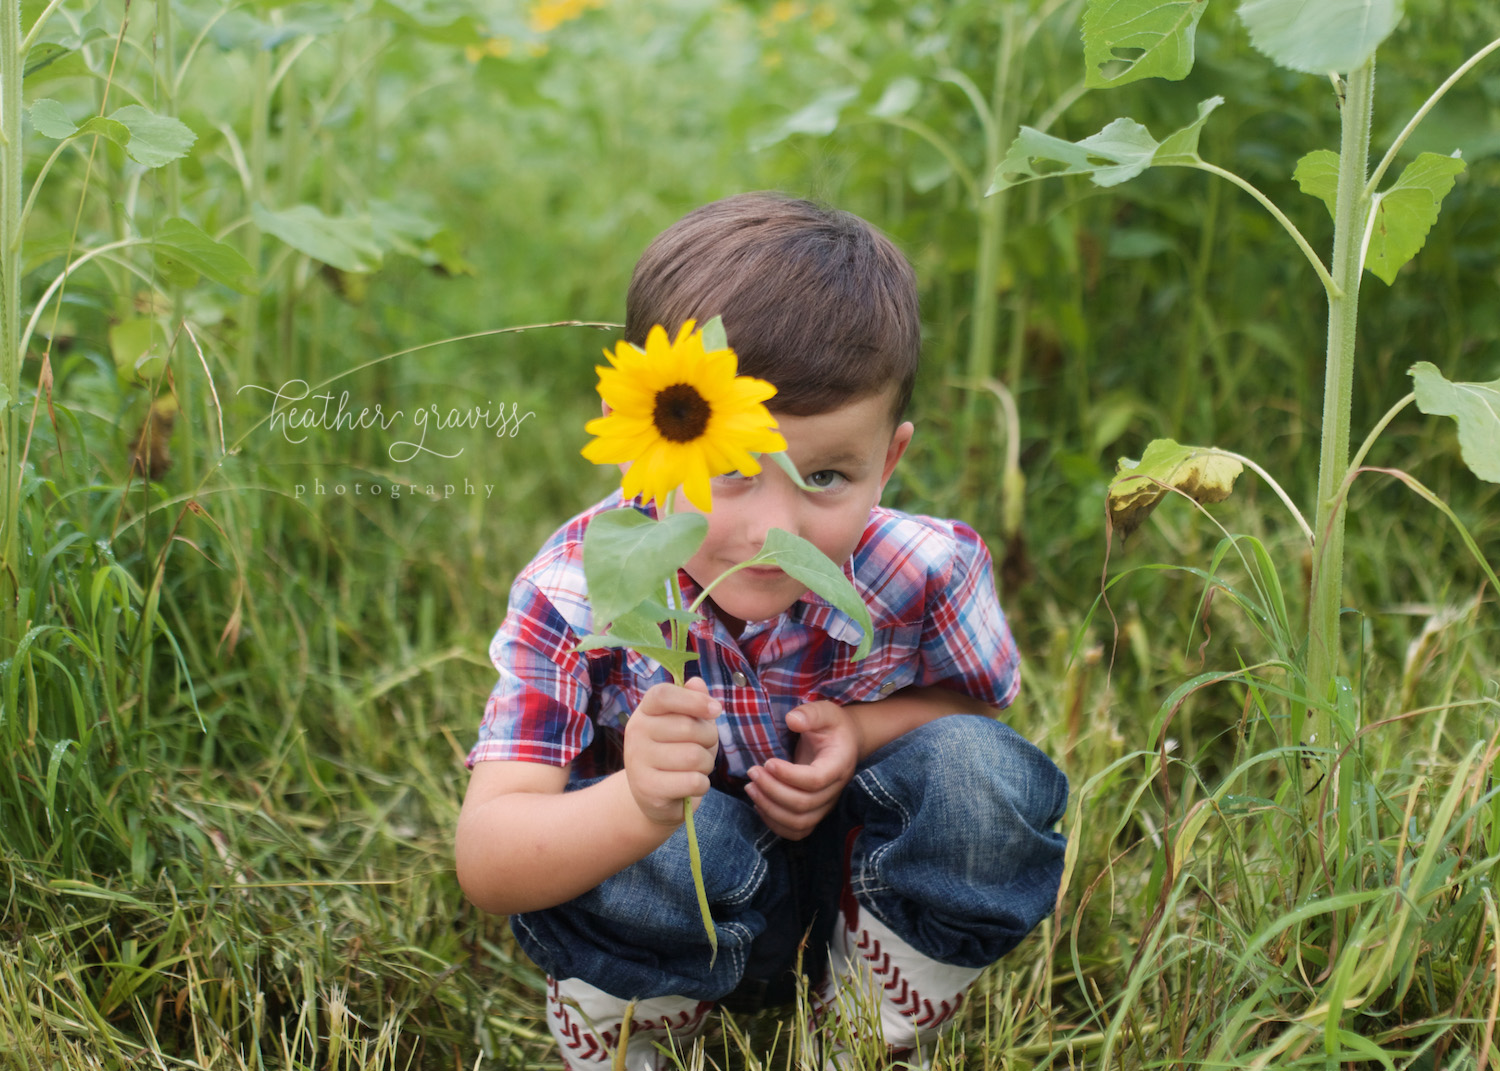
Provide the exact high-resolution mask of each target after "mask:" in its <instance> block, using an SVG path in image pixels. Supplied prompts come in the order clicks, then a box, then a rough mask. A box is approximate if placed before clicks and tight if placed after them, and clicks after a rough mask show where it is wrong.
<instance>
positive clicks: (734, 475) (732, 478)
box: [714, 472, 750, 484]
mask: <svg viewBox="0 0 1500 1071" xmlns="http://www.w3.org/2000/svg"><path fill="white" fill-rule="evenodd" d="M749 479H750V477H749V476H746V475H745V474H744V473H743V472H726V473H724V474H723V475H721V476H715V477H714V482H715V483H721V484H727V483H744V482H745V481H747V480H749Z"/></svg>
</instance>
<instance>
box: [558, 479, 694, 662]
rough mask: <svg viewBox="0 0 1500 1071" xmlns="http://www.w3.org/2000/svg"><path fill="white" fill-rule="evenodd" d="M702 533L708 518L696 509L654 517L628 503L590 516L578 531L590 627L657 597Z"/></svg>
mask: <svg viewBox="0 0 1500 1071" xmlns="http://www.w3.org/2000/svg"><path fill="white" fill-rule="evenodd" d="M707 534H708V521H707V519H706V518H704V517H703V515H702V514H699V513H674V514H672V515H671V516H670V517H666V518H663V519H662V520H659V521H658V520H652V519H651V518H650V517H647V516H646V515H645V514H644V513H641V512H640V511H639V510H635V509H631V508H630V507H628V506H627V507H625V508H623V509H612V510H609V511H607V512H605V513H601V514H599V516H597V517H595V518H594V519H593V521H591V522H590V523H589V527H588V531H587V532H585V533H584V536H583V576H584V580H585V581H586V582H587V584H588V588H589V602H590V603H591V604H592V605H593V609H594V631H595V632H603V631H604V630H605V629H606V628H607V627H608V626H609V624H610V622H612V621H614V620H615V619H616V618H618V617H620V616H621V615H623V614H627V613H629V612H630V611H632V610H634V609H635V608H636V607H638V606H640V605H641V603H643V602H646V601H647V600H648V599H660V598H661V597H662V593H663V591H664V590H665V588H666V585H667V583H668V582H669V581H670V580H671V579H672V578H673V577H674V576H676V575H677V570H678V569H679V568H680V567H681V566H682V565H683V564H684V563H685V562H686V561H687V560H688V559H689V558H691V557H692V556H693V553H694V552H695V551H696V550H697V549H698V547H699V546H701V545H702V543H703V537H704V536H705V535H707ZM658 642H659V641H658Z"/></svg>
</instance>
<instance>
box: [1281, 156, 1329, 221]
mask: <svg viewBox="0 0 1500 1071" xmlns="http://www.w3.org/2000/svg"><path fill="white" fill-rule="evenodd" d="M1292 178H1294V179H1296V180H1297V185H1298V186H1300V187H1301V188H1302V192H1303V193H1306V194H1310V195H1312V196H1313V197H1316V198H1318V199H1319V200H1320V201H1322V202H1323V203H1324V204H1325V205H1327V206H1328V214H1329V215H1330V216H1332V215H1334V213H1335V210H1336V209H1337V208H1338V202H1339V154H1338V153H1336V152H1334V151H1333V150H1332V149H1314V150H1313V151H1312V152H1310V153H1308V154H1307V155H1306V156H1304V157H1303V158H1302V159H1300V160H1298V161H1297V169H1296V170H1295V171H1293V172H1292Z"/></svg>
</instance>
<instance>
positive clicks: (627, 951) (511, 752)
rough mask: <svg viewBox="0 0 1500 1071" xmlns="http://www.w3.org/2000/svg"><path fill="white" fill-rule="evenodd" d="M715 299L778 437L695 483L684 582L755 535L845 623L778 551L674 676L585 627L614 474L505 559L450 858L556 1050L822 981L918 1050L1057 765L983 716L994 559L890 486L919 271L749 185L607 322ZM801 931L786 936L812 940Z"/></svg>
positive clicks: (604, 1060)
mask: <svg viewBox="0 0 1500 1071" xmlns="http://www.w3.org/2000/svg"><path fill="white" fill-rule="evenodd" d="M716 315H717V316H722V317H723V322H724V326H725V329H726V332H727V334H728V338H729V344H730V346H732V347H733V348H734V349H735V351H736V352H737V354H738V356H739V371H740V373H741V374H742V375H751V376H755V377H758V378H761V379H765V380H769V381H770V382H771V383H772V384H774V385H775V387H776V388H777V393H776V395H775V397H773V398H772V399H771V400H770V402H769V405H770V407H771V410H772V412H773V414H774V415H775V417H776V419H777V421H778V425H779V431H780V432H781V433H782V434H783V435H784V436H785V438H786V440H787V445H788V450H787V452H788V455H789V456H790V458H791V460H792V461H793V463H794V464H795V465H796V467H797V469H798V471H799V472H800V473H801V474H802V477H803V479H804V481H805V482H806V483H808V484H810V485H812V487H813V488H814V490H812V491H804V490H801V489H799V488H798V487H797V486H796V485H795V484H794V483H793V482H792V481H791V480H790V479H788V478H787V476H786V474H785V473H783V472H782V471H781V470H780V469H778V468H776V467H775V466H772V465H767V466H765V468H764V469H763V471H762V472H761V473H760V474H759V475H757V476H754V477H744V476H740V475H738V474H734V475H729V476H723V477H719V478H717V479H715V481H714V487H713V509H712V512H711V513H710V514H709V515H708V535H707V537H706V539H705V541H704V543H703V546H702V548H701V549H700V550H699V551H698V552H697V554H695V555H694V557H693V558H692V560H691V561H689V562H688V564H687V566H686V568H685V569H684V570H683V573H682V575H681V582H682V586H683V589H684V597H685V598H686V599H688V600H691V599H692V598H693V597H694V596H696V595H697V594H698V592H700V591H702V590H703V587H704V586H705V585H707V584H709V583H710V582H712V581H713V580H714V579H715V578H717V577H718V576H719V575H720V574H721V573H723V572H724V571H725V570H726V569H728V568H729V567H730V566H731V565H735V564H737V563H739V562H741V561H744V560H745V559H747V558H749V557H751V556H753V555H754V554H755V552H756V551H757V550H758V549H759V547H760V544H761V542H762V541H763V540H764V538H765V534H766V532H767V531H768V530H770V529H771V528H783V529H786V530H787V531H790V532H793V533H796V534H798V535H801V536H803V537H804V538H806V539H808V540H810V541H811V542H813V543H814V544H815V545H817V546H818V548H819V549H821V550H822V551H824V552H825V553H826V554H828V555H829V557H830V558H832V559H833V560H834V561H836V562H839V563H841V564H842V565H843V567H844V572H845V575H847V576H849V577H850V578H851V579H852V581H853V583H854V585H855V588H856V589H857V590H858V591H859V593H860V595H861V597H862V598H863V599H864V600H865V603H866V605H867V606H868V607H869V609H870V614H871V618H872V621H873V626H874V632H875V635H874V637H873V643H872V646H871V650H870V653H869V655H868V656H867V657H866V658H864V659H863V660H861V661H858V662H855V661H852V660H851V657H850V656H851V655H852V653H853V651H854V649H855V647H856V645H857V644H858V641H859V639H860V630H859V627H858V626H857V625H856V624H855V623H854V621H853V620H852V619H850V618H849V617H847V616H846V615H844V614H843V613H841V612H839V611H838V610H836V609H835V608H834V607H832V606H831V605H830V604H828V603H827V602H825V601H823V600H822V599H820V598H818V597H817V596H815V595H813V594H811V593H810V592H808V591H807V590H806V589H805V588H803V587H802V586H801V585H799V584H798V583H797V582H796V581H795V580H793V579H792V578H791V577H789V576H787V575H786V574H785V573H783V572H781V571H780V570H778V569H765V568H756V569H747V570H743V571H741V572H738V573H736V574H734V575H733V576H731V577H729V578H728V579H727V580H726V581H725V582H724V583H723V584H722V585H720V586H719V587H717V588H715V590H714V594H713V596H712V598H711V600H710V601H709V602H707V603H705V609H711V613H709V614H708V615H707V616H706V617H705V619H704V620H702V621H700V622H699V623H697V624H695V625H693V626H692V627H691V630H690V636H691V639H690V644H691V649H692V650H693V651H695V652H696V653H697V656H698V657H697V660H696V661H693V662H689V663H688V667H689V668H688V673H689V674H690V675H691V677H692V679H690V680H688V682H687V684H686V686H684V687H678V686H675V685H673V684H671V683H670V682H669V676H668V674H667V672H666V671H665V670H664V669H663V668H662V667H661V666H659V665H658V664H657V663H655V662H654V661H651V660H649V659H646V658H643V657H641V656H639V655H636V654H634V653H630V652H625V651H622V650H617V649H606V650H593V651H588V652H586V653H579V652H577V651H576V650H575V647H576V645H577V643H578V641H579V640H580V639H581V638H582V637H584V636H585V635H587V634H588V633H589V631H590V617H589V607H588V603H587V601H586V600H587V591H586V589H585V585H584V581H583V568H582V541H583V533H584V531H585V530H586V529H587V527H588V524H589V522H590V520H591V519H592V518H593V517H594V516H596V515H598V513H600V512H601V511H603V510H607V509H613V508H618V507H619V506H621V505H622V504H623V503H622V502H621V500H620V495H619V493H618V492H617V493H616V494H614V495H611V496H610V497H609V498H608V499H606V500H605V501H604V502H602V503H600V504H599V505H597V506H595V507H593V508H592V509H590V510H588V511H586V512H585V513H583V514H581V515H580V516H578V517H576V518H574V519H573V520H572V521H570V522H569V523H568V524H567V525H566V526H564V527H563V528H562V529H561V530H560V531H559V532H558V533H557V534H556V535H554V536H553V537H552V539H551V540H549V541H548V543H547V544H546V545H545V546H544V547H543V548H542V549H541V551H540V552H539V553H538V555H537V557H536V558H535V559H534V560H533V561H532V563H531V564H530V565H529V566H527V568H526V569H525V570H524V571H523V572H522V573H521V575H520V576H519V577H518V578H517V579H516V582H515V586H514V587H513V588H512V590H511V596H510V609H509V613H508V614H507V616H506V618H505V621H504V623H503V624H502V625H501V627H500V630H499V632H498V633H497V634H496V636H495V639H494V641H493V643H492V644H491V647H490V654H491V658H492V659H493V661H494V662H495V665H496V667H497V669H498V670H499V673H500V679H499V683H498V684H497V685H496V686H495V689H494V692H493V693H492V694H491V696H490V699H489V702H488V704H487V706H486V709H485V714H484V720H483V722H482V724H481V726H480V733H479V743H478V744H477V745H476V746H475V748H474V750H473V751H472V753H471V754H470V756H469V763H470V765H471V766H472V768H473V775H472V779H471V780H470V783H469V788H468V794H467V796H466V797H465V799H464V805H463V811H462V813H461V815H460V817H459V822H458V831H457V844H456V856H457V866H458V876H459V880H460V882H461V883H462V885H463V888H464V891H465V893H466V894H467V895H468V897H469V899H470V900H472V901H473V902H474V903H475V904H476V905H478V906H479V907H481V908H483V909H485V910H488V911H493V912H497V913H506V914H511V915H513V916H514V918H513V919H512V929H513V932H514V934H515V936H516V939H517V941H518V942H519V943H520V945H521V947H522V948H523V949H524V950H525V951H526V953H527V954H528V955H530V956H531V957H532V959H533V960H535V961H536V963H537V964H538V965H539V966H540V967H541V968H542V969H543V970H545V971H546V972H547V974H548V982H549V995H548V1009H547V1014H548V1026H549V1027H550V1028H551V1031H552V1034H553V1036H554V1037H555V1038H556V1039H557V1042H558V1045H559V1047H560V1049H561V1051H562V1053H563V1057H564V1059H565V1061H566V1062H567V1064H568V1066H569V1067H571V1068H574V1069H583V1068H603V1067H606V1066H608V1065H609V1063H610V1062H611V1061H612V1059H613V1055H614V1052H613V1050H614V1049H615V1048H616V1046H617V1045H618V1042H619V1039H620V1035H621V1026H622V1022H623V1019H624V1017H625V1015H626V1014H627V1013H629V1014H630V1016H631V1020H632V1030H631V1033H630V1041H629V1043H628V1046H627V1059H628V1066H629V1067H631V1068H633V1069H642V1068H654V1067H656V1066H658V1063H657V1061H658V1050H657V1049H656V1045H655V1043H656V1042H665V1041H666V1040H667V1039H668V1037H669V1036H670V1037H671V1038H672V1039H674V1040H675V1041H676V1042H678V1043H681V1042H683V1041H686V1040H688V1039H690V1038H691V1037H692V1036H694V1035H695V1034H696V1033H697V1032H698V1031H699V1030H701V1029H702V1027H703V1025H704V1019H705V1017H706V1015H707V1013H708V1011H709V1010H711V1009H712V1008H713V1007H714V1005H715V1004H717V1003H720V1002H723V1003H725V1004H727V1005H729V1006H731V1007H756V1006H764V1005H771V1004H776V1003H782V1002H786V1001H788V1000H790V999H791V998H792V996H793V994H794V993H795V985H796V981H797V977H796V975H795V973H794V972H795V969H796V965H797V963H798V959H799V950H800V951H802V952H803V958H802V962H803V965H804V967H805V969H806V970H807V971H808V973H809V974H810V975H811V976H812V978H811V980H812V982H813V984H814V986H815V993H816V994H817V1000H816V1002H815V1003H816V1005H817V1006H818V1008H819V1009H820V1014H821V1015H822V1016H823V1017H824V1018H825V1019H826V1018H830V1017H833V1016H837V1015H839V1014H842V1012H841V1008H843V1007H845V1006H846V1005H845V1004H844V1003H841V1002H840V1001H839V1000H838V999H837V998H838V991H839V987H840V985H841V983H844V982H845V981H846V980H847V981H848V984H849V985H850V986H858V985H863V986H864V987H866V990H867V993H868V996H867V998H866V999H867V1000H868V999H873V1000H877V1001H878V1004H879V1012H880V1028H881V1030H882V1033H883V1037H884V1041H885V1043H886V1044H887V1045H888V1046H889V1047H890V1049H891V1051H892V1052H898V1051H901V1050H905V1049H910V1048H913V1047H915V1046H918V1045H919V1044H922V1045H926V1044H929V1043H930V1042H931V1040H932V1038H933V1037H934V1035H935V1033H936V1031H937V1029H938V1028H939V1027H941V1026H942V1025H943V1023H944V1022H946V1021H948V1020H949V1019H950V1018H951V1017H952V1015H953V1014H954V1013H955V1012H956V1011H957V1009H958V1007H959V1005H960V1003H961V1001H962V998H963V994H964V992H965V990H966V989H967V988H968V986H969V984H970V983H971V982H972V981H973V980H974V979H975V978H976V977H977V976H978V974H979V973H980V971H981V970H982V969H983V968H984V967H985V966H987V965H988V964H990V963H992V962H994V961H995V960H996V959H998V958H999V957H1000V956H1001V955H1003V954H1004V953H1005V952H1007V951H1009V950H1010V949H1011V948H1012V947H1013V946H1014V945H1016V944H1017V943H1018V942H1019V941H1020V940H1021V938H1023V937H1024V936H1025V935H1026V933H1027V932H1028V931H1029V930H1030V929H1031V928H1032V927H1033V926H1034V925H1035V924H1036V923H1037V922H1038V921H1040V919H1042V918H1043V917H1044V916H1046V915H1047V914H1048V913H1049V912H1050V911H1051V909H1052V906H1053V901H1054V898H1055V896H1056V893H1057V886H1058V881H1059V879H1060V877H1061V873H1062V859H1063V846H1064V840H1063V837H1062V836H1061V835H1060V834H1058V833H1055V832H1052V826H1053V825H1054V824H1055V823H1056V822H1057V821H1058V820H1059V819H1060V818H1061V817H1062V814H1063V810H1064V807H1065V805H1066V801H1067V781H1066V779H1065V778H1064V777H1063V775H1062V773H1061V771H1059V770H1058V769H1057V767H1056V766H1054V765H1053V764H1052V763H1051V762H1050V761H1049V760H1048V759H1047V758H1046V757H1045V756H1043V755H1042V753H1041V752H1040V751H1038V750H1037V749H1036V748H1035V747H1033V746H1032V745H1031V744H1029V743H1027V742H1026V741H1025V740H1023V739H1022V738H1021V737H1020V736H1018V735H1017V734H1016V733H1015V732H1013V731H1012V730H1010V729H1009V728H1007V727H1006V726H1004V725H1002V724H1001V723H1000V722H999V721H997V720H995V714H996V710H997V708H1000V707H1004V706H1006V705H1008V704H1009V703H1010V701H1011V700H1012V699H1013V698H1014V696H1015V694H1016V691H1017V689H1018V686H1019V678H1018V676H1017V658H1016V652H1015V647H1014V643H1013V641H1012V639H1011V635H1010V632H1009V630H1008V629H1007V627H1006V624H1005V619H1004V617H1003V615H1002V613H1001V610H1000V606H999V603H998V601H997V598H996V595H995V588H994V580H993V577H992V574H991V566H990V559H989V554H988V552H987V551H986V549H985V546H984V544H983V542H981V541H980V539H979V538H978V536H977V535H975V533H974V532H973V531H972V530H971V529H969V528H967V527H965V526H964V525H962V524H959V523H957V522H951V521H941V520H935V519H932V518H929V517H920V516H913V515H908V514H903V513H899V512H897V511H894V510H890V509H885V508H882V507H881V506H880V505H879V502H880V495H881V491H882V490H883V489H884V487H885V485H886V481H887V480H889V479H890V477H891V473H892V470H894V468H895V466H896V463H897V461H899V460H900V458H901V455H902V453H903V452H904V451H905V449H906V446H907V444H908V443H909V442H910V441H911V436H912V425H911V423H910V422H908V421H903V420H902V412H903V410H904V408H905V406H906V404H907V401H908V399H909V398H910V396H911V390H912V384H913V382H914V380H915V378H916V372H917V359H918V353H919V350H920V332H919V326H920V325H919V320H918V313H917V295H916V282H915V278H914V276H913V274H912V271H911V267H910V265H908V264H907V262H906V260H905V258H904V257H902V255H901V254H900V253H899V252H898V251H897V250H896V248H895V247H894V246H893V245H892V244H891V243H890V242H889V241H888V240H887V239H886V238H885V237H884V236H883V235H881V234H880V233H879V232H877V231H876V230H875V229H874V228H872V227H871V226H870V225H869V224H867V223H865V222H864V221H863V220H861V219H859V218H858V217H855V216H852V215H849V214H848V213H844V212H837V211H832V210H829V209H825V208H822V207H820V206H817V205H813V204H811V203H808V202H806V201H799V200H792V199H789V198H784V197H780V196H776V195H770V194H746V195H741V196H738V197H731V198H727V199H725V200H723V201H718V202H715V203H713V204H710V205H707V206H705V207H703V208H700V209H698V210H696V211H694V212H692V213H690V214H689V215H688V216H686V217H685V218H683V219H682V220H680V221H679V222H678V223H676V224H675V225H674V226H672V227H670V228H669V229H668V230H667V231H665V232H664V233H662V234H661V235H660V236H658V238H657V239H656V240H655V241H654V242H653V243H652V244H651V246H650V247H649V248H648V249H647V250H646V253H645V255H644V256H643V257H642V258H641V260H640V262H639V263H638V264H637V266H636V270H635V274H634V276H633V278H632V280H631V284H630V291H629V295H628V298H627V311H626V324H625V337H626V338H627V339H628V340H630V341H632V342H635V343H636V344H643V343H644V342H645V339H646V334H647V332H648V331H649V329H650V328H651V327H652V326H653V325H655V324H661V325H663V326H664V327H665V328H666V329H667V332H668V335H669V336H673V335H675V334H676V332H677V329H678V327H679V326H680V325H681V324H682V323H683V322H684V321H685V320H688V319H696V320H697V321H698V322H700V323H702V322H705V321H707V320H708V319H709V318H711V317H713V316H716ZM684 797H692V798H693V800H694V801H695V805H696V808H697V809H696V812H695V817H694V825H695V827H696V831H697V835H698V840H699V845H700V849H701V852H702V859H703V875H704V880H705V884H706V887H707V891H708V897H709V900H710V903H711V905H712V908H713V916H714V924H715V928H716V931H717V935H718V941H719V951H718V956H717V958H716V959H714V960H713V961H712V962H711V960H710V953H709V945H708V941H707V938H706V936H705V934H704V932H703V924H702V921H701V919H700V917H699V912H698V907H697V902H696V898H695V895H694V889H693V882H692V877H691V874H690V871H689V864H688V853H687V845H686V837H685V835H684V833H683V832H682V830H681V824H682V799H683V798H684ZM804 941H805V942H806V945H805V948H803V947H802V946H803V943H804Z"/></svg>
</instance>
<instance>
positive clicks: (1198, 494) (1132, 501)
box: [1106, 439, 1244, 539]
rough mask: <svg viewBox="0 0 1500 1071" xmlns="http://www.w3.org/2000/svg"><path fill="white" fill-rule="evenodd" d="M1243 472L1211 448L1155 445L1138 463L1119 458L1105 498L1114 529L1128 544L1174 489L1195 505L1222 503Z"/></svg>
mask: <svg viewBox="0 0 1500 1071" xmlns="http://www.w3.org/2000/svg"><path fill="white" fill-rule="evenodd" d="M1242 471H1244V465H1242V464H1241V463H1240V462H1238V461H1236V460H1235V459H1234V458H1231V457H1225V456H1224V455H1222V454H1220V453H1219V452H1218V451H1216V450H1214V449H1212V448H1211V447H1203V446H1183V445H1182V444H1181V443H1178V442H1174V441H1173V440H1171V439H1155V440H1153V441H1152V442H1150V443H1148V444H1146V452H1145V453H1144V454H1142V455H1141V459H1140V460H1139V461H1132V460H1130V459H1129V458H1125V457H1122V458H1120V463H1119V471H1118V474H1117V475H1116V476H1115V478H1114V479H1113V480H1111V481H1110V482H1109V489H1108V491H1107V492H1106V501H1107V503H1108V507H1109V523H1110V527H1111V528H1112V529H1114V530H1115V531H1117V532H1119V533H1120V537H1121V538H1122V539H1125V538H1129V536H1130V533H1132V532H1134V531H1135V530H1136V529H1137V528H1139V527H1140V526H1141V525H1142V524H1143V523H1144V522H1145V520H1146V518H1147V517H1149V516H1150V515H1151V511H1152V510H1154V509H1155V508H1156V507H1157V504H1158V503H1160V502H1161V500H1162V499H1163V498H1165V497H1166V496H1167V495H1168V494H1170V493H1171V492H1172V491H1173V490H1174V489H1175V490H1178V491H1181V492H1182V493H1183V494H1185V495H1187V496H1188V497H1190V498H1191V499H1193V501H1195V502H1200V503H1202V502H1222V501H1224V499H1226V498H1228V497H1229V493H1230V492H1231V491H1232V490H1234V481H1235V480H1236V479H1237V478H1238V477H1239V474H1240V473H1241V472H1242Z"/></svg>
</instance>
